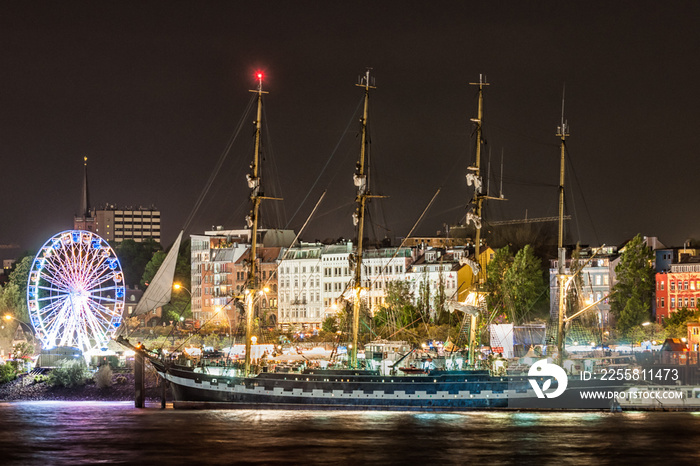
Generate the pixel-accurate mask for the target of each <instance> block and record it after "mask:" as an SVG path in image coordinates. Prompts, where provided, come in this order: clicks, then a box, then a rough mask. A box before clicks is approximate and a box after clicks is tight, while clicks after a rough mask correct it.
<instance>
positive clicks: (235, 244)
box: [190, 227, 295, 326]
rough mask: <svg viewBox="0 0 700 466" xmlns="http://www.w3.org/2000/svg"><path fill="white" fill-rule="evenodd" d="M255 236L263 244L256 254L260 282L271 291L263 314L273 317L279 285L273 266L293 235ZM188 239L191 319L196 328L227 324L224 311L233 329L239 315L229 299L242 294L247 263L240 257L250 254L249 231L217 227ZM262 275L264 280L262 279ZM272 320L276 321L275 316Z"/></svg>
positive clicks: (286, 232) (265, 232) (270, 232)
mask: <svg viewBox="0 0 700 466" xmlns="http://www.w3.org/2000/svg"><path fill="white" fill-rule="evenodd" d="M258 235H259V236H258V238H257V240H258V243H259V244H261V245H262V246H261V247H260V250H261V251H263V252H262V253H261V254H262V256H261V255H258V260H261V259H262V262H259V264H260V266H259V267H258V272H259V273H260V275H259V277H258V278H259V280H261V282H260V283H266V285H267V286H268V287H269V288H270V289H271V294H270V295H268V296H267V297H264V299H263V301H262V303H263V304H264V305H266V306H267V307H263V309H262V311H265V312H267V315H268V316H269V315H275V314H276V313H275V312H274V311H273V309H274V306H275V305H276V304H277V299H278V298H277V296H276V295H275V293H276V291H275V290H277V286H278V284H277V283H276V278H277V276H276V274H274V273H273V267H274V266H276V259H277V256H278V252H277V251H279V248H280V247H288V246H289V245H290V244H291V243H292V241H293V240H294V236H295V235H294V232H293V231H291V230H273V229H260V230H258ZM190 238H191V257H190V258H191V286H192V289H191V293H192V315H193V319H194V320H195V322H196V324H197V322H198V324H197V325H204V324H205V323H206V322H209V321H211V322H214V323H216V322H218V323H219V324H222V323H224V322H226V324H228V321H227V320H226V318H225V317H226V316H225V315H223V314H219V313H220V312H221V311H222V310H224V311H225V312H226V313H227V315H228V317H229V319H232V320H231V321H230V322H231V324H232V326H233V325H234V324H235V323H236V322H237V321H236V319H237V318H238V313H237V312H236V304H237V303H236V302H235V301H232V300H231V298H232V297H234V295H236V293H239V294H240V293H241V292H243V291H244V286H245V280H246V279H247V269H246V267H247V264H246V263H244V262H243V256H246V257H247V255H248V254H249V250H250V230H247V229H246V230H224V229H223V227H216V228H214V229H212V230H210V231H205V232H204V234H203V235H190ZM268 248H273V249H268ZM274 248H277V249H276V250H275V249H274ZM273 256H274V258H273ZM273 264H274V265H273ZM244 271H245V273H244ZM263 272H264V274H265V278H263V277H262V273H263ZM263 280H264V281H263ZM274 320H277V316H276V315H275V317H274Z"/></svg>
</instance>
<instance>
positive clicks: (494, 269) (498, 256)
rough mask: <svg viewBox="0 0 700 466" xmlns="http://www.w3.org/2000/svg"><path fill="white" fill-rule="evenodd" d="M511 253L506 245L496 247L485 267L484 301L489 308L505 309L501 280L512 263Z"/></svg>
mask: <svg viewBox="0 0 700 466" xmlns="http://www.w3.org/2000/svg"><path fill="white" fill-rule="evenodd" d="M513 259H514V258H513V254H512V253H511V252H510V248H509V247H508V246H504V247H502V248H500V249H497V250H496V252H495V253H494V255H493V259H492V260H491V262H489V264H488V266H487V267H486V291H487V292H488V295H487V298H486V302H487V305H488V307H489V309H501V310H505V288H504V286H503V281H504V280H505V277H506V272H507V271H508V269H509V268H510V266H511V264H512V263H513Z"/></svg>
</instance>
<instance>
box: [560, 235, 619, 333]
mask: <svg viewBox="0 0 700 466" xmlns="http://www.w3.org/2000/svg"><path fill="white" fill-rule="evenodd" d="M592 256H593V257H592ZM591 257H592V258H591ZM619 260H620V255H619V254H618V253H617V248H616V247H614V246H606V247H603V248H582V249H581V250H580V257H579V259H577V261H579V262H580V263H582V265H583V270H582V271H581V273H580V278H581V282H580V283H581V293H582V298H583V300H584V301H586V302H595V301H598V300H600V299H602V298H603V297H604V296H607V295H609V294H610V291H611V290H612V287H613V285H614V284H615V267H616V266H617V264H618V262H619ZM573 261H574V259H572V258H571V254H570V251H569V252H567V259H566V266H565V267H564V273H565V274H571V273H572V272H571V271H572V262H573ZM576 266H577V267H578V266H580V264H576ZM558 267H559V261H558V259H552V260H551V261H550V266H549V313H550V317H551V318H552V319H553V320H555V321H556V320H557V319H558V316H559V283H558V280H557V273H558V272H557V271H558ZM591 312H597V313H598V325H599V326H600V327H601V328H605V327H609V326H610V324H611V323H612V322H611V320H610V304H609V302H608V300H607V299H605V300H604V301H603V302H601V303H600V304H598V305H597V306H596V307H595V310H592V311H591Z"/></svg>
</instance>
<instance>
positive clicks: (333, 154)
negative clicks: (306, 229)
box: [284, 99, 363, 229]
mask: <svg viewBox="0 0 700 466" xmlns="http://www.w3.org/2000/svg"><path fill="white" fill-rule="evenodd" d="M362 102H363V100H362V99H361V100H360V102H359V103H358V104H357V107H356V108H355V111H354V112H353V113H352V116H351V117H350V121H348V124H347V125H346V126H345V130H344V131H343V134H342V136H341V137H340V139H339V140H338V143H337V144H336V145H335V147H334V148H333V151H332V152H331V155H330V157H328V160H326V164H325V165H324V166H323V168H322V169H321V173H319V174H318V176H317V177H316V180H314V182H313V184H312V185H311V187H310V188H309V190H308V192H307V193H306V196H305V197H304V199H303V200H302V201H301V202H300V203H299V207H297V210H295V211H294V213H293V214H292V216H291V217H290V219H289V221H288V222H287V224H286V225H285V226H284V228H285V229H286V228H289V224H290V223H292V220H294V218H295V217H296V216H297V214H298V213H299V210H301V208H302V207H303V206H304V204H305V203H306V200H307V199H308V198H309V196H310V195H311V191H313V189H314V188H315V187H316V185H317V184H318V182H319V180H320V179H321V175H323V173H324V172H325V171H326V168H328V165H329V164H330V163H331V160H333V157H335V154H336V153H337V152H338V148H339V147H340V143H341V142H342V141H343V139H345V135H346V134H347V133H348V128H350V125H351V124H352V123H353V122H354V121H355V120H354V119H355V115H356V114H357V111H358V110H359V109H360V105H362Z"/></svg>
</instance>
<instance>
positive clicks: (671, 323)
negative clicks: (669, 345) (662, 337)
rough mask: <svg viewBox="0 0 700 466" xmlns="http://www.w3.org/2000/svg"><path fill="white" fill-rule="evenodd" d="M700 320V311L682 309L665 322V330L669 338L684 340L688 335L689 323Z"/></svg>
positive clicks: (673, 313)
mask: <svg viewBox="0 0 700 466" xmlns="http://www.w3.org/2000/svg"><path fill="white" fill-rule="evenodd" d="M698 320H700V311H698V310H691V309H688V308H687V307H682V308H680V309H678V310H677V311H676V312H672V313H671V314H670V315H669V316H668V317H667V318H666V319H665V320H664V329H665V330H666V333H667V334H668V336H669V338H683V337H685V336H686V335H687V334H688V322H697V321H698Z"/></svg>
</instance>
